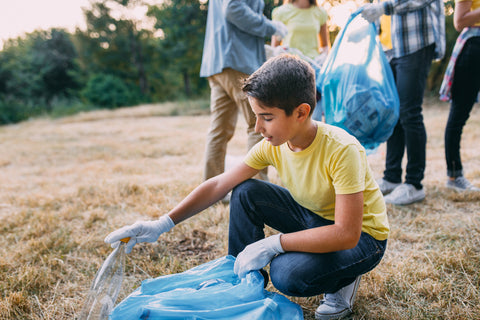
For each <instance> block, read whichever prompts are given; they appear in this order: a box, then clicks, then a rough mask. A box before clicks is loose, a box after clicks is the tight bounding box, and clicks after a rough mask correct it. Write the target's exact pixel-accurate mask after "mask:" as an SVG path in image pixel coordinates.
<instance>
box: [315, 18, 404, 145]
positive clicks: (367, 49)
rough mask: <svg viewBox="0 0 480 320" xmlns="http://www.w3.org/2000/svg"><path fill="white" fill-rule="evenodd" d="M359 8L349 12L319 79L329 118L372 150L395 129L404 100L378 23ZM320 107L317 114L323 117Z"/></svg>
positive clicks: (325, 111)
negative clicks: (384, 49)
mask: <svg viewBox="0 0 480 320" xmlns="http://www.w3.org/2000/svg"><path fill="white" fill-rule="evenodd" d="M360 12H361V10H358V11H357V12H355V13H353V14H352V15H351V16H350V18H349V19H348V21H347V23H346V25H345V27H344V28H343V29H342V30H341V32H340V34H339V35H338V36H337V38H336V40H335V43H334V45H333V47H332V50H331V52H330V54H329V55H328V57H327V60H326V61H325V63H324V64H323V66H322V69H321V70H320V73H319V75H318V77H317V80H316V85H317V90H318V91H319V92H320V93H321V94H322V99H321V106H322V108H321V109H323V112H324V113H325V122H326V123H328V124H331V125H335V126H338V127H341V128H343V129H345V130H346V131H348V132H349V133H350V134H352V135H353V136H355V137H356V138H357V139H358V140H359V141H360V143H361V144H362V145H363V146H364V147H365V149H367V151H368V150H370V151H372V150H375V149H376V148H377V147H378V146H379V145H380V144H381V143H382V142H385V141H386V140H387V139H388V138H389V137H390V135H391V134H392V132H393V129H394V127H395V125H396V123H397V120H398V113H399V107H400V102H399V100H398V93H397V88H396V85H395V80H394V78H393V74H392V70H391V68H390V65H389V63H388V61H387V58H386V57H385V53H384V52H383V49H382V46H381V44H380V43H379V41H378V38H377V34H376V31H375V25H374V24H373V23H368V22H367V21H366V20H365V19H363V18H362V17H361V16H359V13H360ZM321 109H320V110H319V111H318V112H314V114H313V119H315V120H321V114H319V113H320V112H321ZM315 111H316V110H315Z"/></svg>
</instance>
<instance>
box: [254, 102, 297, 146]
mask: <svg viewBox="0 0 480 320" xmlns="http://www.w3.org/2000/svg"><path fill="white" fill-rule="evenodd" d="M248 101H249V102H250V106H251V107H252V110H253V113H255V116H256V118H257V120H256V123H255V132H258V133H260V134H261V135H262V136H263V137H264V138H265V140H267V141H268V142H270V143H271V144H272V145H273V146H279V145H281V144H283V143H285V142H287V141H288V140H290V138H291V137H292V135H293V133H294V130H295V128H296V125H297V122H296V121H295V117H293V116H287V115H286V114H285V111H284V110H282V109H280V108H275V107H273V108H269V107H265V106H263V105H262V104H261V103H260V101H259V100H257V99H255V98H253V97H248Z"/></svg>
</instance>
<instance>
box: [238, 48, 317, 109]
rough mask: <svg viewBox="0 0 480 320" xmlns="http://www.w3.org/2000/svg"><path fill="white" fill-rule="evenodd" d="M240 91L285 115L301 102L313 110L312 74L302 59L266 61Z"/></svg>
mask: <svg viewBox="0 0 480 320" xmlns="http://www.w3.org/2000/svg"><path fill="white" fill-rule="evenodd" d="M242 90H243V92H245V93H246V94H247V95H248V96H250V97H253V98H255V99H257V100H259V101H260V103H261V104H262V105H264V106H265V107H269V108H273V107H275V108H279V109H283V110H284V111H285V114H286V115H287V116H290V115H291V114H292V113H293V110H294V109H295V108H296V107H298V106H299V105H300V104H302V103H308V104H309V105H310V108H311V110H310V115H311V114H312V112H313V110H314V109H315V104H316V101H317V100H316V86H315V71H314V70H313V68H312V67H311V66H310V65H309V64H308V63H307V62H305V61H304V60H302V59H300V58H298V57H296V56H293V55H290V54H283V55H280V56H276V57H274V58H271V59H269V60H267V61H266V62H265V63H264V64H263V65H262V66H261V67H260V68H259V69H258V70H257V71H255V72H254V73H253V74H252V75H250V76H249V77H248V78H247V79H246V80H245V82H244V84H243V87H242Z"/></svg>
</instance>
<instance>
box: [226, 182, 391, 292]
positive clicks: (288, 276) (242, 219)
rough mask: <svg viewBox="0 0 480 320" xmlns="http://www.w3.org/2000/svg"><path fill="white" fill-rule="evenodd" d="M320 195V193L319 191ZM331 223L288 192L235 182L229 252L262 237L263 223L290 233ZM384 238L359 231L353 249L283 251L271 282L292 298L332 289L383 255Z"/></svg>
mask: <svg viewBox="0 0 480 320" xmlns="http://www.w3.org/2000/svg"><path fill="white" fill-rule="evenodd" d="M319 196H321V195H319ZM329 224H333V221H329V220H326V219H323V218H321V217H320V216H318V215H317V214H315V213H313V212H311V211H309V210H307V209H305V208H303V207H302V206H300V205H299V204H298V203H297V202H295V200H294V199H293V198H292V196H291V195H290V193H289V192H288V190H286V189H285V188H282V187H280V186H278V185H275V184H272V183H268V182H265V181H261V180H255V179H251V180H247V181H245V182H243V183H242V184H240V185H238V186H237V187H236V188H235V189H234V190H233V193H232V197H231V199H230V227H229V238H228V239H229V243H228V253H229V254H231V255H233V256H235V257H236V256H237V255H238V254H239V253H240V252H241V251H242V250H243V249H244V248H245V247H246V246H247V245H249V244H250V243H253V242H255V241H258V240H260V239H263V238H265V234H264V226H265V225H268V226H270V227H272V228H274V229H276V230H278V231H280V232H283V233H289V232H296V231H301V230H305V229H310V228H315V227H321V226H325V225H329ZM386 245H387V240H384V241H378V240H375V239H374V238H373V237H372V236H370V235H368V234H366V233H364V232H362V234H361V237H360V241H359V242H358V244H357V246H356V247H355V248H353V249H349V250H342V251H337V252H331V253H305V252H286V253H283V254H280V255H278V256H276V257H275V258H273V260H272V261H271V264H270V278H271V279H272V283H273V285H274V286H275V287H276V288H277V289H278V290H279V291H281V292H282V293H284V294H286V295H290V296H300V297H308V296H314V295H318V294H322V293H333V292H336V291H337V290H339V289H341V288H343V287H344V286H346V285H348V284H350V283H352V282H353V281H354V280H355V278H356V277H357V276H359V275H361V274H363V273H366V272H368V271H370V270H372V269H373V268H374V267H375V266H376V265H377V264H378V263H379V262H380V260H381V259H382V257H383V254H384V252H385V248H386Z"/></svg>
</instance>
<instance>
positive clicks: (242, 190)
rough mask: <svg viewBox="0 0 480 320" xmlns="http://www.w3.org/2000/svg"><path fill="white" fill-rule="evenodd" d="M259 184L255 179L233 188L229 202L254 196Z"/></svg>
mask: <svg viewBox="0 0 480 320" xmlns="http://www.w3.org/2000/svg"><path fill="white" fill-rule="evenodd" d="M259 183H260V181H259V180H257V179H248V180H245V181H244V182H242V183H240V184H239V185H237V186H236V187H235V188H233V191H232V197H231V200H230V202H233V201H237V200H239V199H240V198H242V197H249V196H250V195H251V194H254V193H255V190H256V189H257V187H258V184H259Z"/></svg>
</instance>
